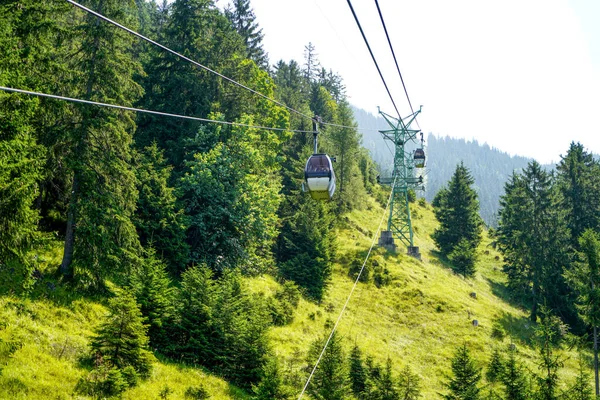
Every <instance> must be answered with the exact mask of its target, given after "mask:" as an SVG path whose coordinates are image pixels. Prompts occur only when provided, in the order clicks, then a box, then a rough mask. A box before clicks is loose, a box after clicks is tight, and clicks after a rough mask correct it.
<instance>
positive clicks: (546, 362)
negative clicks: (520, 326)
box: [535, 307, 566, 400]
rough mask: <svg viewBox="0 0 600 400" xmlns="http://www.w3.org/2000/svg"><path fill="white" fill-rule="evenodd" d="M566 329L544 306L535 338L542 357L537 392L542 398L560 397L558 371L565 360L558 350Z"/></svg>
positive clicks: (545, 399) (553, 398) (554, 398)
mask: <svg viewBox="0 0 600 400" xmlns="http://www.w3.org/2000/svg"><path fill="white" fill-rule="evenodd" d="M564 331H566V327H565V326H564V324H563V323H562V321H561V320H560V319H559V318H558V317H555V316H553V315H551V314H550V312H549V310H547V309H546V308H545V307H542V309H541V322H540V324H539V325H538V326H537V327H536V328H535V339H536V342H537V343H536V344H537V347H538V350H539V352H540V358H541V359H540V361H539V365H538V368H539V370H540V372H541V374H540V375H539V376H537V393H536V395H537V398H538V399H540V400H557V399H558V398H559V397H560V395H559V393H558V388H559V375H558V371H559V369H560V368H561V367H562V366H563V362H562V361H561V358H560V356H559V355H557V350H558V349H559V346H560V342H561V339H562V335H563V332H564Z"/></svg>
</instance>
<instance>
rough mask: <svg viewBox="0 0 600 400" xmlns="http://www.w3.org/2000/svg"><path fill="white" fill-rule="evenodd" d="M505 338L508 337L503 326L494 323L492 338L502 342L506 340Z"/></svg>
mask: <svg viewBox="0 0 600 400" xmlns="http://www.w3.org/2000/svg"><path fill="white" fill-rule="evenodd" d="M504 336H506V332H505V331H504V328H503V327H502V325H500V323H499V322H498V321H496V322H494V324H493V325H492V337H493V338H494V339H499V340H502V339H504Z"/></svg>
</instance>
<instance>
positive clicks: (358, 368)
mask: <svg viewBox="0 0 600 400" xmlns="http://www.w3.org/2000/svg"><path fill="white" fill-rule="evenodd" d="M349 361H350V368H349V371H350V372H349V377H350V387H351V389H352V393H353V394H354V396H356V397H357V398H359V399H362V398H365V395H366V392H367V391H368V387H367V385H368V383H367V371H366V370H365V366H364V362H363V359H362V354H361V351H360V348H359V347H358V346H357V345H354V347H353V348H352V351H351V352H350V359H349Z"/></svg>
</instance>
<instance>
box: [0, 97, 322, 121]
mask: <svg viewBox="0 0 600 400" xmlns="http://www.w3.org/2000/svg"><path fill="white" fill-rule="evenodd" d="M0 90H4V91H5V92H13V93H21V94H27V95H30V96H37V97H45V98H49V99H54V100H64V101H70V102H72V103H81V104H88V105H93V106H99V107H109V108H115V109H118V110H124V111H134V112H139V113H145V114H153V115H160V116H163V117H172V118H181V119H188V120H192V121H200V122H209V123H213V124H221V125H232V126H243V127H247V128H256V129H265V130H269V131H288V132H296V133H313V131H303V130H294V129H287V128H273V127H270V126H260V125H250V124H243V123H241V122H229V121H219V120H215V119H208V118H200V117H192V116H189V115H181V114H171V113H166V112H161V111H153V110H144V109H141V108H134V107H127V106H120V105H116V104H108V103H101V102H97V101H91V100H83V99H76V98H72V97H65V96H58V95H54V94H47V93H39V92H32V91H29V90H23V89H15V88H9V87H4V86H0Z"/></svg>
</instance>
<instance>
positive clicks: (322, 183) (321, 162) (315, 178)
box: [302, 154, 335, 200]
mask: <svg viewBox="0 0 600 400" xmlns="http://www.w3.org/2000/svg"><path fill="white" fill-rule="evenodd" d="M302 188H303V190H304V191H305V192H309V193H310V196H311V197H312V198H313V199H316V200H331V198H332V197H333V193H335V173H334V172H333V165H332V163H331V158H329V156H328V155H327V154H313V155H312V156H310V158H309V159H308V161H306V166H305V167H304V183H303V185H302Z"/></svg>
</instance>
